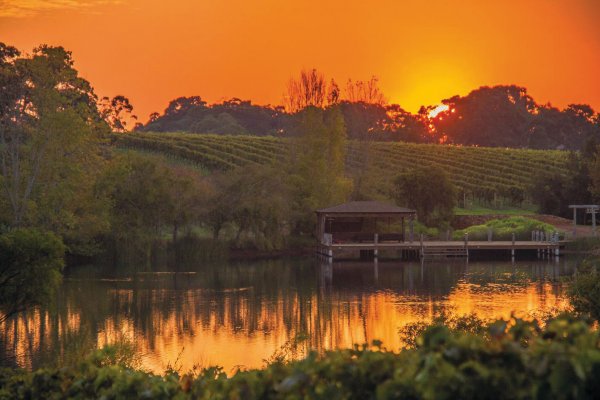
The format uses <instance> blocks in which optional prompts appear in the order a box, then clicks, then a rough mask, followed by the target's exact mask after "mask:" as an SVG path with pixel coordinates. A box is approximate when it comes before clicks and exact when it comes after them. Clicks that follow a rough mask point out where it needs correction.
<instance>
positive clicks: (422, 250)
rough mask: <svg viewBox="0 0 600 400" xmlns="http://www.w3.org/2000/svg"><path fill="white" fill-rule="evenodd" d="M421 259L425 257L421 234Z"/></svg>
mask: <svg viewBox="0 0 600 400" xmlns="http://www.w3.org/2000/svg"><path fill="white" fill-rule="evenodd" d="M420 238H421V258H423V257H425V248H424V247H423V234H422V233H421V236H420Z"/></svg>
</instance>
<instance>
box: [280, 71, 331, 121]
mask: <svg viewBox="0 0 600 400" xmlns="http://www.w3.org/2000/svg"><path fill="white" fill-rule="evenodd" d="M327 94H328V92H327V83H326V82H325V76H324V75H323V73H321V72H319V71H317V70H316V69H314V68H313V69H311V70H302V71H300V76H299V77H298V78H291V79H290V80H289V82H288V86H287V94H286V97H285V102H286V107H287V109H288V111H289V112H292V113H295V112H298V111H300V110H302V109H304V108H306V107H309V106H313V107H318V108H322V107H323V106H324V105H325V104H326V101H327Z"/></svg>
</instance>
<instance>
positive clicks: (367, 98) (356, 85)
mask: <svg viewBox="0 0 600 400" xmlns="http://www.w3.org/2000/svg"><path fill="white" fill-rule="evenodd" d="M378 82H379V79H378V78H377V77H376V76H372V77H371V79H369V80H368V81H352V79H348V82H347V83H346V96H345V97H346V100H348V101H350V102H352V103H367V104H378V105H380V106H383V105H384V104H385V103H386V102H387V101H386V99H385V96H384V95H383V92H382V91H381V89H380V88H379V83H378Z"/></svg>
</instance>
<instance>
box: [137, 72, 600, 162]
mask: <svg viewBox="0 0 600 400" xmlns="http://www.w3.org/2000/svg"><path fill="white" fill-rule="evenodd" d="M286 101H287V102H291V104H288V107H287V110H286V108H284V107H280V106H278V107H273V106H258V105H256V104H252V103H251V102H250V101H242V100H240V99H236V98H234V99H231V100H227V101H224V102H223V103H217V104H213V105H207V103H206V102H204V101H203V100H202V99H201V98H200V97H199V96H192V97H180V98H177V99H175V100H173V101H171V102H170V103H169V105H168V107H167V108H166V109H165V111H164V113H163V114H162V115H160V114H158V113H153V114H152V115H151V117H150V120H149V121H148V123H147V124H146V125H144V126H141V127H140V128H139V130H143V131H159V132H169V131H186V132H195V133H216V134H248V135H260V136H262V135H275V134H277V135H280V134H283V135H286V136H294V135H296V134H297V132H298V127H299V126H300V125H301V124H302V116H301V114H302V111H303V110H304V109H305V108H307V107H319V108H325V109H334V108H337V109H339V110H340V111H341V113H342V115H343V118H344V123H345V125H346V127H347V129H348V137H349V138H350V139H358V140H383V141H399V140H401V141H409V142H417V143H453V144H461V145H478V146H490V147H516V148H534V149H571V150H583V149H584V148H585V147H586V146H587V145H588V143H589V142H596V143H597V142H599V141H600V119H599V117H598V114H597V113H596V112H595V111H594V110H593V109H592V108H591V107H590V106H588V105H585V104H570V105H569V106H567V107H566V108H565V109H563V110H559V109H557V108H555V107H552V106H551V105H543V104H538V103H537V102H536V101H535V100H534V99H533V98H532V97H531V96H529V95H528V94H527V90H526V88H524V87H519V86H514V85H501V86H494V87H486V86H484V87H481V88H478V89H476V90H473V91H472V92H471V93H469V94H468V95H466V96H462V97H461V96H454V97H451V98H448V99H445V100H443V101H442V103H443V105H445V106H446V110H443V111H441V112H438V113H434V114H431V112H432V110H434V109H435V107H436V106H427V107H425V106H424V107H422V108H421V109H420V110H419V112H418V113H416V114H413V113H410V112H408V111H406V110H404V109H402V107H401V106H400V105H398V104H387V103H386V101H385V97H384V96H383V94H382V93H381V91H380V89H379V88H378V86H377V79H376V78H372V79H371V80H369V81H365V82H363V81H356V82H352V81H349V82H348V85H347V86H346V88H345V90H341V89H340V88H339V86H338V85H337V84H336V83H335V81H333V80H332V81H331V83H327V81H326V78H325V77H324V76H323V74H321V73H319V72H318V71H315V70H309V71H302V73H301V76H300V77H299V78H298V79H292V80H291V81H290V85H288V93H287V95H286Z"/></svg>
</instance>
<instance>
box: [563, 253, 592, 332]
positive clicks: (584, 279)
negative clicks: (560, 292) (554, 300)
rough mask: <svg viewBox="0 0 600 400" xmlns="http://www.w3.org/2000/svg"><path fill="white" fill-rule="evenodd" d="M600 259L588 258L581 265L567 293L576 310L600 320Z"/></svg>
mask: <svg viewBox="0 0 600 400" xmlns="http://www.w3.org/2000/svg"><path fill="white" fill-rule="evenodd" d="M598 264H600V263H599V262H598V261H595V262H594V261H591V260H586V261H584V263H583V264H582V265H581V266H580V267H579V271H578V272H577V274H575V276H574V278H573V280H572V281H571V283H570V285H569V289H568V291H567V294H568V296H569V300H570V302H571V305H572V306H573V308H574V309H575V311H577V312H579V313H583V314H588V315H589V316H590V317H592V318H593V319H595V320H596V321H600V274H599V272H600V271H598Z"/></svg>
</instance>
